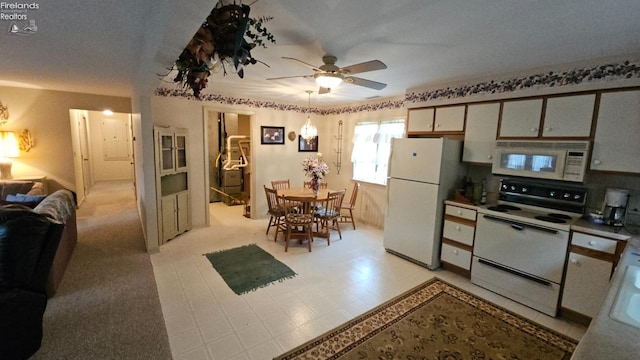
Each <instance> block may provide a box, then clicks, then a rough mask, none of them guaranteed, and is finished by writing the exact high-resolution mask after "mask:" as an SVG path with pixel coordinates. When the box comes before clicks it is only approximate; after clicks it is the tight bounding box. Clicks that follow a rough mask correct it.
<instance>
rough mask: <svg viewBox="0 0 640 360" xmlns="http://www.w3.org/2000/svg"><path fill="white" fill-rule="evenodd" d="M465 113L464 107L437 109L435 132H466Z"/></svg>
mask: <svg viewBox="0 0 640 360" xmlns="http://www.w3.org/2000/svg"><path fill="white" fill-rule="evenodd" d="M464 112H465V106H464V105H461V106H447V107H439V108H436V116H435V126H434V128H433V131H447V132H452V131H456V132H457V131H460V132H462V131H464Z"/></svg>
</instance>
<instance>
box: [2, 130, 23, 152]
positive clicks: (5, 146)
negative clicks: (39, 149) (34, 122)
mask: <svg viewBox="0 0 640 360" xmlns="http://www.w3.org/2000/svg"><path fill="white" fill-rule="evenodd" d="M18 156H20V151H19V149H18V140H17V139H16V134H15V133H14V132H13V131H0V158H16V157H18Z"/></svg>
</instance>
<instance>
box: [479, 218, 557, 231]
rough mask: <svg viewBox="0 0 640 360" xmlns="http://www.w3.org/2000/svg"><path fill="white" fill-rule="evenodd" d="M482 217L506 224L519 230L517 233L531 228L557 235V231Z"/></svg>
mask: <svg viewBox="0 0 640 360" xmlns="http://www.w3.org/2000/svg"><path fill="white" fill-rule="evenodd" d="M482 216H483V217H484V218H485V219H489V220H494V221H499V222H503V223H507V224H509V225H510V226H511V227H512V228H514V229H516V230H519V231H522V230H524V228H531V229H534V230H539V231H544V232H548V233H551V234H557V233H558V230H553V229H547V228H545V227H542V226H536V225H531V224H523V223H519V222H515V221H511V220H507V219H503V218H499V217H497V216H493V215H486V214H485V215H482Z"/></svg>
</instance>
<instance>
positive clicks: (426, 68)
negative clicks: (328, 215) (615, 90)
mask: <svg viewBox="0 0 640 360" xmlns="http://www.w3.org/2000/svg"><path fill="white" fill-rule="evenodd" d="M38 4H39V9H38V10H30V11H28V12H27V14H28V16H29V18H30V19H35V21H36V24H37V26H38V30H37V32H36V33H34V34H31V35H15V34H13V35H12V34H9V33H8V31H6V29H8V28H9V26H10V24H11V23H12V22H11V21H7V20H1V21H0V30H2V32H1V33H0V49H1V52H0V54H1V55H0V85H9V86H30V87H39V88H46V89H55V90H64V91H72V92H86V93H94V94H106V95H120V96H133V95H134V91H136V90H137V91H141V92H143V93H144V92H147V91H151V90H153V88H155V87H158V86H164V87H168V88H175V87H176V85H175V84H173V83H171V82H170V81H169V82H167V80H170V78H171V76H169V77H166V78H165V79H164V81H162V80H161V77H160V76H158V75H157V74H162V73H165V74H166V73H167V70H166V69H167V68H169V67H170V66H171V64H172V62H173V60H174V59H175V58H176V57H177V56H178V55H179V54H180V52H181V51H182V48H184V46H185V45H186V43H187V42H188V40H189V39H190V38H191V36H192V35H193V34H194V33H195V31H196V30H197V28H198V26H199V24H201V23H202V22H203V21H204V19H205V18H206V16H207V14H208V13H209V11H210V10H211V8H213V6H214V5H215V2H214V1H202V0H195V1H188V2H187V1H180V2H178V1H170V0H161V1H150V0H130V1H116V0H100V1H97V0H88V1H82V2H78V1H70V0H58V1H46V2H44V1H43V2H39V3H38ZM251 8H252V10H251V15H252V16H256V17H257V16H272V17H273V18H274V19H273V20H272V21H270V22H268V23H267V24H266V26H267V28H268V29H269V30H270V32H272V33H273V34H274V35H275V37H276V41H277V44H275V45H269V46H268V47H267V48H266V49H263V48H256V49H254V50H253V51H252V54H253V56H254V57H255V58H257V59H258V60H260V61H262V62H264V63H266V64H267V65H268V67H267V66H265V65H262V64H260V63H258V64H256V65H251V66H248V67H247V68H246V69H245V76H244V79H240V78H239V77H238V76H237V75H235V74H232V73H228V74H227V75H226V76H224V75H223V74H222V73H216V74H214V75H212V77H211V78H210V80H209V86H208V88H207V89H205V90H204V91H203V93H205V94H208V93H215V94H221V95H229V96H235V97H242V98H255V99H261V100H273V101H278V102H284V103H306V100H307V94H306V93H305V91H306V90H317V87H316V86H315V84H314V82H313V80H311V79H287V80H276V81H268V80H266V78H269V77H280V76H292V75H309V74H312V71H311V70H310V69H308V68H307V67H305V66H303V65H301V64H298V63H296V62H293V61H288V60H283V59H281V57H282V56H286V57H294V58H298V59H300V60H302V61H305V62H307V63H311V64H314V65H316V66H320V65H322V61H321V58H322V56H323V55H325V54H331V55H335V56H336V57H337V58H338V61H337V65H338V66H341V67H343V66H347V65H351V64H355V63H360V62H364V61H368V60H372V59H378V60H381V61H382V62H384V63H385V64H386V65H387V66H388V68H387V69H385V70H378V71H372V72H367V73H362V74H359V75H357V76H359V77H362V78H365V79H371V80H374V81H378V82H383V83H387V84H388V86H387V87H386V88H385V89H384V90H381V91H377V90H371V89H367V88H363V87H359V86H355V85H351V84H342V85H340V86H339V87H338V88H336V89H334V90H332V92H331V93H330V94H324V95H317V94H316V95H313V96H312V102H313V103H314V104H342V103H348V102H354V101H362V100H366V99H368V98H372V97H376V96H379V97H392V96H399V95H402V94H404V92H405V90H406V89H409V88H418V87H425V86H430V85H433V84H437V83H442V82H445V81H458V80H464V79H474V78H481V77H487V76H490V75H492V74H502V73H510V72H515V71H520V70H526V69H532V68H539V67H547V66H552V65H556V64H565V63H571V62H579V61H586V60H590V59H598V58H606V57H617V56H623V55H632V54H633V55H636V54H638V52H639V51H640V36H638V34H640V21H638V19H637V14H639V13H640V1H637V0H618V1H602V0H581V1H570V0H560V1H558V0H537V1H531V0H527V1H513V0H496V1H465V0H447V1H435V0H395V1H388V0H387V1H381V0H326V1H310V0H309V1H300V0H259V1H257V2H256V3H254V4H253V5H252V6H251ZM18 23H20V22H18Z"/></svg>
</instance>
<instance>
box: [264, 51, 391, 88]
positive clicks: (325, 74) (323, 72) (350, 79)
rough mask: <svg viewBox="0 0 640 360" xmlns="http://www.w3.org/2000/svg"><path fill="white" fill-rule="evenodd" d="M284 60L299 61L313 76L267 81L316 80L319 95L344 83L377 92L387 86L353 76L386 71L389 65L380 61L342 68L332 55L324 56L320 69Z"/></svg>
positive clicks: (289, 58) (286, 77)
mask: <svg viewBox="0 0 640 360" xmlns="http://www.w3.org/2000/svg"><path fill="white" fill-rule="evenodd" d="M282 58H283V59H287V60H293V61H297V62H299V63H301V64H303V65H305V66H307V67H309V68H311V69H312V70H313V71H314V73H313V75H297V76H282V77H276V78H269V79H267V80H279V79H291V78H308V79H310V78H313V79H315V80H316V83H318V85H319V86H320V90H319V91H318V93H319V94H326V93H328V92H330V91H331V89H332V88H335V87H336V86H338V84H340V83H341V82H342V81H344V82H346V83H349V84H353V85H359V86H364V87H367V88H370V89H375V90H382V89H384V88H385V87H386V86H387V84H384V83H381V82H377V81H372V80H367V79H363V78H359V77H355V76H351V75H352V74H359V73H363V72H367V71H373V70H382V69H386V68H387V65H385V64H384V63H383V62H382V61H380V60H371V61H366V62H363V63H359V64H354V65H350V66H345V67H341V68H340V67H338V66H336V61H337V60H338V59H337V58H336V57H335V56H332V55H325V56H323V57H322V62H323V63H324V64H323V65H321V66H319V67H318V66H314V65H311V64H308V63H306V62H304V61H302V60H298V59H295V58H292V57H286V56H283V57H282Z"/></svg>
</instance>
